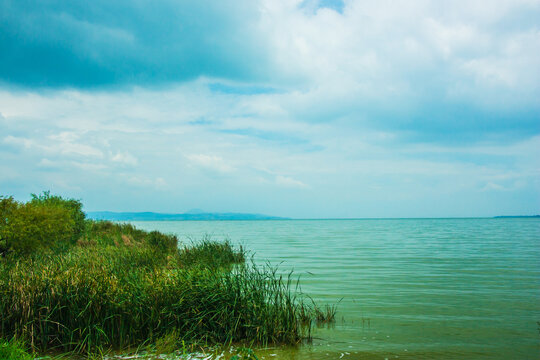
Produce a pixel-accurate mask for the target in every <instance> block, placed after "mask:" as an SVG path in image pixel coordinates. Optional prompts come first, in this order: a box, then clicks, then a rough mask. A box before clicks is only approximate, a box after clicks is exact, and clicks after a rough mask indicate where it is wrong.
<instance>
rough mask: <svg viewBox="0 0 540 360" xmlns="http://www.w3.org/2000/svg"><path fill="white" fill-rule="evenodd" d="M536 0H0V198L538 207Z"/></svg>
mask: <svg viewBox="0 0 540 360" xmlns="http://www.w3.org/2000/svg"><path fill="white" fill-rule="evenodd" d="M539 157H540V1H539V0H492V1H489V2H486V1H484V0H466V1H465V0H454V1H444V2H441V1H429V0H407V1H400V0H396V1H386V0H365V1H360V0H344V1H341V0H304V1H301V0H234V1H231V0H220V1H207V0H199V1H178V0H176V1H174V0H153V1H144V0H141V1H133V0H116V1H109V0H93V1H69V2H66V1H62V0H57V1H55V0H48V1H24V0H0V194H2V195H12V196H14V197H15V198H16V199H18V200H21V201H22V200H27V199H28V198H29V196H30V194H31V193H39V192H41V191H43V190H50V191H51V192H52V193H55V194H60V195H62V196H65V197H71V198H76V199H81V200H82V201H83V203H84V205H85V210H86V211H99V210H110V211H154V212H164V213H181V212H186V211H189V210H191V209H202V210H204V211H208V212H245V213H246V212H247V213H261V214H268V215H274V216H284V217H293V218H364V217H368V218H373V217H474V216H494V215H510V214H514V215H531V214H539V213H540V161H539Z"/></svg>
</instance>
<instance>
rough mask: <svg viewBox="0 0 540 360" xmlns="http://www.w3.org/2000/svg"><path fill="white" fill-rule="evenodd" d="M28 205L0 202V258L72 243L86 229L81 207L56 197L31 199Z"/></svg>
mask: <svg viewBox="0 0 540 360" xmlns="http://www.w3.org/2000/svg"><path fill="white" fill-rule="evenodd" d="M32 196H33V198H32V200H31V201H29V202H27V203H20V202H17V201H15V200H14V199H13V198H12V197H7V198H6V197H2V198H0V254H2V255H5V254H6V253H9V252H16V253H22V254H28V253H30V252H33V251H35V250H38V249H44V248H51V247H63V246H66V245H69V244H72V243H74V242H75V241H76V240H77V239H78V237H79V236H80V235H81V234H82V232H83V230H84V228H85V220H84V216H85V215H84V213H83V212H82V210H81V208H82V205H81V203H80V202H79V201H77V200H72V199H69V200H65V199H62V198H61V197H59V196H51V195H50V194H49V192H44V193H43V195H40V196H37V195H32Z"/></svg>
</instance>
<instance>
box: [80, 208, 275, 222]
mask: <svg viewBox="0 0 540 360" xmlns="http://www.w3.org/2000/svg"><path fill="white" fill-rule="evenodd" d="M86 215H87V216H88V217H89V218H90V219H94V220H111V221H137V220H140V221H143V220H151V221H165V220H279V219H286V218H282V217H277V216H268V215H261V214H242V213H206V212H198V211H193V210H192V211H189V212H187V213H183V214H161V213H155V212H113V211H90V212H87V213H86Z"/></svg>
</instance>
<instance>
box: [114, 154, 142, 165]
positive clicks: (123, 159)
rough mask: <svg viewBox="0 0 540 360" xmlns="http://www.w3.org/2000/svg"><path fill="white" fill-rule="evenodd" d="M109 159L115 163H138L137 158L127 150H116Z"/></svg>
mask: <svg viewBox="0 0 540 360" xmlns="http://www.w3.org/2000/svg"><path fill="white" fill-rule="evenodd" d="M111 160H112V161H114V162H117V163H121V164H126V165H131V166H135V165H137V164H138V163H139V161H138V160H137V158H136V157H135V156H133V155H131V154H130V153H128V152H118V153H116V154H115V155H113V156H112V157H111Z"/></svg>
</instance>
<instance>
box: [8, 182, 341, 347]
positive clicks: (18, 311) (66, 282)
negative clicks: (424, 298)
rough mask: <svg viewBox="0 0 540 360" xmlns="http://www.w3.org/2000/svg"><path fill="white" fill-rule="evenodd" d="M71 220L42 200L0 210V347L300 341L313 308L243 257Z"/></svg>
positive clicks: (60, 203) (71, 207)
mask: <svg viewBox="0 0 540 360" xmlns="http://www.w3.org/2000/svg"><path fill="white" fill-rule="evenodd" d="M81 208H82V205H81V204H80V203H79V202H77V201H75V200H72V199H69V200H65V199H62V198H59V197H54V196H51V195H50V194H48V193H44V194H43V195H42V196H34V197H33V199H32V200H31V201H30V202H28V203H18V202H15V201H14V200H13V199H11V198H0V254H2V256H1V258H0V338H4V339H13V338H16V339H18V341H19V342H23V343H24V344H26V345H27V346H28V347H30V348H31V349H32V350H33V351H39V352H44V351H50V350H58V351H75V352H78V353H88V352H92V351H95V350H96V349H129V348H133V347H140V346H141V345H152V344H155V345H156V346H160V344H163V343H164V342H165V343H167V344H168V345H169V346H170V348H174V347H175V346H179V345H180V344H182V345H183V346H185V344H186V343H190V344H194V343H197V344H205V345H212V344H230V343H249V344H259V345H266V344H271V343H280V344H295V343H298V342H299V341H301V340H302V339H303V338H306V337H307V336H309V333H310V327H311V323H312V322H311V320H312V319H313V318H314V316H315V315H316V314H317V311H316V307H315V306H313V305H311V306H307V305H305V304H304V303H303V301H302V299H300V298H298V297H297V296H296V294H295V292H294V286H293V285H294V284H293V282H292V281H291V279H290V278H285V279H284V278H282V277H280V276H279V275H278V274H277V273H276V271H275V269H271V268H260V267H256V266H254V265H251V264H250V263H249V262H248V263H246V255H245V252H244V250H243V249H241V248H240V249H235V248H233V246H232V245H231V244H230V243H227V242H225V243H219V242H214V241H211V240H209V239H203V240H201V241H200V242H198V243H194V244H190V245H189V246H180V247H179V246H178V240H177V238H176V237H175V236H171V235H165V234H161V233H159V232H145V231H142V230H139V229H136V228H134V227H133V226H131V225H129V224H123V225H122V224H114V223H111V222H95V221H90V220H85V219H84V214H83V213H82V211H81ZM81 214H82V217H81ZM66 224H67V225H66ZM318 315H319V316H320V314H318ZM332 316H333V315H332ZM4 343H6V344H7V342H4ZM171 344H172V345H171Z"/></svg>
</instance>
